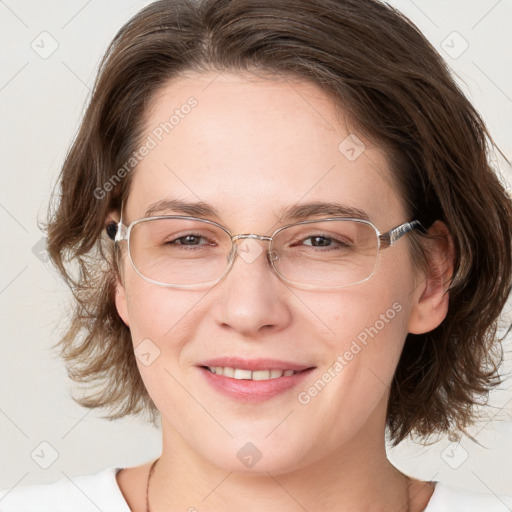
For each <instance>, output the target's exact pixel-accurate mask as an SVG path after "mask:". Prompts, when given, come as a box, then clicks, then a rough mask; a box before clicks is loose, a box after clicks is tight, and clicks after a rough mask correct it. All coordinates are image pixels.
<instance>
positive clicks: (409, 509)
mask: <svg viewBox="0 0 512 512" xmlns="http://www.w3.org/2000/svg"><path fill="white" fill-rule="evenodd" d="M159 459H160V457H159V458H158V459H156V460H155V461H154V462H153V464H151V467H150V468H149V473H148V480H147V483H146V512H151V509H150V508H149V482H150V480H151V476H152V475H153V471H154V470H155V466H156V463H157V462H158V461H159ZM404 477H405V480H406V482H407V489H406V491H405V492H406V494H407V511H406V512H411V496H410V493H409V487H410V485H411V481H410V479H409V478H408V477H407V476H406V475H404Z"/></svg>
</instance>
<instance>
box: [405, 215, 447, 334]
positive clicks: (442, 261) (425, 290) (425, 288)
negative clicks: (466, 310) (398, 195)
mask: <svg viewBox="0 0 512 512" xmlns="http://www.w3.org/2000/svg"><path fill="white" fill-rule="evenodd" d="M425 250H426V256H427V265H428V270H427V271H426V273H425V275H424V278H423V280H422V282H421V283H420V285H419V286H418V287H417V289H416V293H415V294H414V296H415V298H414V303H413V306H412V309H411V313H410V316H409V326H408V330H409V332H410V333H411V334H423V333H426V332H429V331H432V330H433V329H435V328H436V327H438V326H439V325H440V324H441V322H442V321H443V320H444V319H445V317H446V315H447V313H448V305H449V298H450V297H449V291H448V288H449V285H450V283H451V280H452V277H453V269H454V262H455V250H454V245H453V239H452V237H451V235H450V233H449V231H448V228H447V227H446V225H445V224H444V223H443V222H441V221H437V222H435V223H434V224H433V225H432V227H431V228H430V230H429V233H428V240H426V241H425Z"/></svg>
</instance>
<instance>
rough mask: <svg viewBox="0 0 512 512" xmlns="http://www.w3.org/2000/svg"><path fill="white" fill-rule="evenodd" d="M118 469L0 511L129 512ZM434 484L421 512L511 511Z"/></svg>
mask: <svg viewBox="0 0 512 512" xmlns="http://www.w3.org/2000/svg"><path fill="white" fill-rule="evenodd" d="M117 471H119V469H116V468H107V469H104V470H103V471H101V472H100V473H96V474H94V475H87V476H79V477H75V478H73V479H68V478H62V479H61V480H58V481H57V482H54V483H52V484H41V485H29V486H20V487H15V488H14V489H11V490H9V489H7V490H3V491H0V512H98V511H99V510H100V511H101V512H130V507H128V504H127V503H126V501H125V499H124V497H123V494H122V493H121V490H120V489H119V486H118V485H117V480H116V472H117ZM434 483H435V488H434V493H433V494H432V497H431V498H430V501H429V503H428V505H427V508H425V509H424V511H423V512H510V511H512V497H509V496H496V495H494V494H478V493H474V492H469V491H465V490H463V489H458V488H456V487H452V486H449V485H445V484H443V483H440V482H434Z"/></svg>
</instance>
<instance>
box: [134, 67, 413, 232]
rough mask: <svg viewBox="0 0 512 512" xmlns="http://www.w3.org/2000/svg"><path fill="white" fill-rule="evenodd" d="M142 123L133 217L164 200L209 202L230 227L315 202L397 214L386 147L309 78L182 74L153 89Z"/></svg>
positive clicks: (376, 213)
mask: <svg viewBox="0 0 512 512" xmlns="http://www.w3.org/2000/svg"><path fill="white" fill-rule="evenodd" d="M144 125H145V130H144V136H143V142H144V141H146V146H147V147H148V148H149V150H148V151H147V152H146V154H145V156H144V157H143V158H142V159H140V161H139V163H138V165H137V166H136V167H135V169H134V171H133V172H134V176H133V180H132V184H131V190H130V196H129V201H128V203H129V211H130V220H132V219H135V218H140V217H142V216H143V215H144V213H145V212H147V211H148V208H149V207H150V206H151V205H153V204H155V203H157V202H159V201H162V200H179V201H185V202H187V201H188V202H201V203H207V204H209V205H211V206H213V207H214V208H215V210H216V212H217V213H218V214H219V215H218V219H219V220H224V221H225V222H230V223H231V226H232V227H234V223H236V222H240V223H242V222H252V223H254V221H255V220H258V219H259V220H261V221H266V222H267V224H268V223H269V222H271V221H276V220H277V219H279V217H280V216H281V215H282V212H283V211H284V210H286V209H287V208H289V207H290V206H292V205H297V204H302V203H311V202H314V203H318V202H337V203H341V204H343V205H346V206H347V207H349V208H353V209H359V210H361V211H363V212H367V216H368V217H369V218H370V219H371V220H374V221H375V220H378V219H379V218H382V216H383V215H386V216H387V218H389V219H390V222H391V218H396V219H398V220H400V221H402V219H403V211H402V208H401V201H400V200H399V198H398V192H397V187H396V186H395V184H394V180H393V178H392V176H391V172H390V169H389V166H388V163H387V160H386V155H385V153H384V152H383V151H382V150H380V149H378V148H376V147H373V146H372V144H371V142H370V141H368V140H365V139H363V138H362V136H361V135H360V134H359V133H357V132H356V131H355V130H353V129H351V128H350V126H349V124H348V123H347V122H345V120H344V119H343V118H341V117H340V116H339V115H337V114H336V111H335V106H334V103H333V102H332V101H331V99H330V97H329V96H328V95H327V94H326V93H325V92H324V91H322V90H321V89H320V88H319V87H318V86H316V85H315V84H312V83H310V82H306V81H297V80H293V81H292V80H289V81H288V80H285V79H281V80H279V81H278V80H276V79H272V80H271V79H266V78H261V77H256V76H254V75H249V74H244V75H235V74H229V73H220V74H219V73H203V74H188V75H186V76H183V77H181V78H179V79H174V80H172V81H171V82H169V83H168V84H166V85H165V86H164V87H162V88H161V89H160V90H159V91H158V93H157V94H156V95H155V97H154V98H153V99H152V101H151V103H150V105H149V106H148V110H147V112H146V116H145V120H144ZM363 141H364V142H363ZM208 216H210V215H208ZM385 218H386V217H385Z"/></svg>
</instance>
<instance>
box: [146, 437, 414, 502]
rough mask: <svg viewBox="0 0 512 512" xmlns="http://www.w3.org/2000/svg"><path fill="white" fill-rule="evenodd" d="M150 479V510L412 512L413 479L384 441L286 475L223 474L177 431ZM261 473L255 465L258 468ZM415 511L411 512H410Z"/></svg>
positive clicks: (355, 445) (348, 449)
mask: <svg viewBox="0 0 512 512" xmlns="http://www.w3.org/2000/svg"><path fill="white" fill-rule="evenodd" d="M164 433H166V434H168V435H164V449H163V452H162V456H161V457H160V459H159V461H158V464H157V465H156V466H155V470H154V472H153V474H152V476H151V481H150V488H149V501H150V510H151V512H154V511H155V510H164V509H168V510H203V509H206V508H207V509H208V510H219V511H220V510H222V511H223V512H234V511H238V510H262V509H263V510H280V511H283V512H303V511H304V510H308V511H309V512H316V511H318V512H320V511H322V512H328V511H336V512H347V511H349V510H350V511H353V510H359V511H365V510H372V511H380V510H401V511H403V512H407V511H408V509H409V508H410V507H409V505H410V496H409V494H410V490H409V484H410V482H409V480H408V479H407V477H406V476H405V475H403V474H402V473H401V472H400V471H398V470H397V469H396V468H395V467H394V466H393V465H392V464H391V463H390V462H389V461H388V459H387V457H386V451H385V442H384V436H382V439H381V440H376V439H373V440H371V439H370V440H368V439H364V440H360V441H359V442H358V441H357V440H353V441H352V442H351V443H349V445H348V446H347V447H345V448H344V449H342V450H340V452H339V453H336V454H330V456H329V457H328V458H325V459H320V460H317V461H315V462H314V463H312V464H309V465H305V466H303V467H299V468H297V469H295V470H293V471H290V472H286V473H282V472H272V471H260V472H258V473H255V472H253V473H240V472H235V471H228V470H223V469H220V468H219V467H217V466H215V465H213V464H211V463H210V462H209V461H207V460H205V459H204V458H201V457H199V456H198V455H197V454H196V453H194V452H193V451H192V450H190V449H189V448H188V447H187V445H186V444H185V443H184V442H183V440H182V439H181V438H179V437H178V436H177V435H176V433H175V432H171V433H170V432H169V431H167V432H164ZM255 468H256V466H255ZM411 510H412V509H411Z"/></svg>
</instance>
